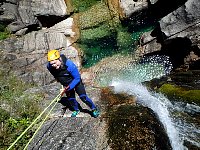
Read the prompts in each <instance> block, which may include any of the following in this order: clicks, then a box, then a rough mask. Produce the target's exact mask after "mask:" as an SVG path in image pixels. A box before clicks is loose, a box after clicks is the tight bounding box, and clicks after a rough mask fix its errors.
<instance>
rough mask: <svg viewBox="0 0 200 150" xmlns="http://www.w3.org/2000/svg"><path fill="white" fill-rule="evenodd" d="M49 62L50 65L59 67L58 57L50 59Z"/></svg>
mask: <svg viewBox="0 0 200 150" xmlns="http://www.w3.org/2000/svg"><path fill="white" fill-rule="evenodd" d="M50 64H51V65H52V67H54V68H56V69H59V68H60V66H61V61H60V59H56V60H52V61H50Z"/></svg>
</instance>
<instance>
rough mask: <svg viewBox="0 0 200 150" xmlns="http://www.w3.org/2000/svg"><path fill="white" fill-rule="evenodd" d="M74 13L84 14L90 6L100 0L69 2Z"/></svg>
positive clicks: (75, 0)
mask: <svg viewBox="0 0 200 150" xmlns="http://www.w3.org/2000/svg"><path fill="white" fill-rule="evenodd" d="M71 1H72V3H73V7H74V9H75V12H84V11H86V10H88V9H89V8H90V7H91V6H92V5H94V4H96V3H97V2H98V1H100V0H81V2H80V0H71Z"/></svg>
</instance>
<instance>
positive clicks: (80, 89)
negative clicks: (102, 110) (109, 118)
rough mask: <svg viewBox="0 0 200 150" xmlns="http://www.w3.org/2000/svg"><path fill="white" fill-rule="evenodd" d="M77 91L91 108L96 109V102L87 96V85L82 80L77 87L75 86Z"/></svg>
mask: <svg viewBox="0 0 200 150" xmlns="http://www.w3.org/2000/svg"><path fill="white" fill-rule="evenodd" d="M75 90H76V93H77V94H78V96H79V98H80V99H81V100H82V101H83V102H84V103H85V104H86V105H87V106H89V107H90V109H92V110H93V109H96V106H95V104H94V103H93V101H92V100H91V99H90V98H89V97H88V96H87V94H86V91H85V87H84V85H83V83H82V82H80V83H79V84H78V85H77V86H76V87H75Z"/></svg>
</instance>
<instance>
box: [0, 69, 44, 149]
mask: <svg viewBox="0 0 200 150" xmlns="http://www.w3.org/2000/svg"><path fill="white" fill-rule="evenodd" d="M29 88H31V85H28V84H27V83H24V82H22V81H21V80H19V79H17V78H16V77H15V76H9V75H6V73H5V72H3V71H0V121H1V124H0V128H1V130H0V149H1V150H4V149H7V148H8V146H9V145H10V144H11V143H12V142H14V141H15V140H16V138H17V137H18V136H19V135H20V134H21V133H22V132H23V131H24V130H25V129H26V128H27V127H28V126H29V125H30V124H31V122H32V121H33V120H34V119H35V118H36V117H37V116H38V115H39V113H40V112H41V108H40V102H41V100H42V97H43V95H42V94H41V93H39V94H31V95H30V94H29V93H28V92H25V91H26V90H27V89H29ZM33 132H34V129H32V130H29V131H28V132H27V134H25V135H24V136H23V137H22V138H21V139H20V140H19V142H17V144H16V145H15V149H22V147H24V146H25V144H26V143H27V142H28V139H30V138H31V135H33Z"/></svg>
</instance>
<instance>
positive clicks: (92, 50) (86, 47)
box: [79, 26, 153, 68]
mask: <svg viewBox="0 0 200 150" xmlns="http://www.w3.org/2000/svg"><path fill="white" fill-rule="evenodd" d="M152 28H153V26H150V27H146V28H143V29H135V31H134V32H133V33H131V37H130V38H131V39H124V41H123V42H124V43H123V46H121V47H120V46H119V43H117V42H118V40H117V37H116V36H115V34H113V35H112V36H111V37H107V38H104V39H98V40H96V41H95V40H92V41H90V42H87V43H84V44H83V43H80V45H79V46H80V47H81V49H82V50H83V51H84V60H83V67H84V68H89V67H91V66H93V65H95V64H96V63H98V62H99V61H100V60H102V59H103V58H105V57H109V56H112V55H114V54H122V55H129V54H132V53H133V52H134V50H135V48H136V46H137V42H138V41H139V39H140V36H141V35H142V34H143V33H144V32H147V31H150V30H152ZM128 40H129V41H128ZM130 40H131V42H132V43H133V44H132V45H131V46H130V47H128V46H126V43H127V45H128V43H130ZM129 45H130V44H129Z"/></svg>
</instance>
